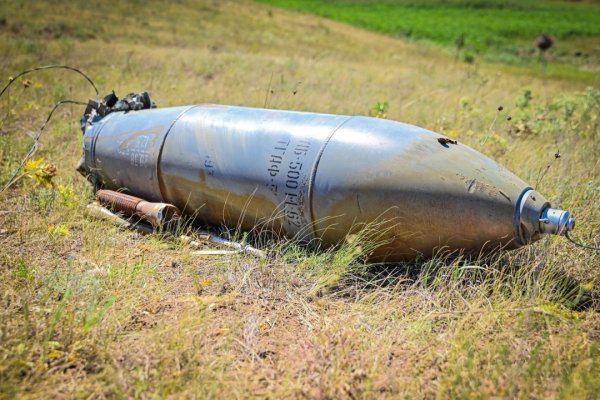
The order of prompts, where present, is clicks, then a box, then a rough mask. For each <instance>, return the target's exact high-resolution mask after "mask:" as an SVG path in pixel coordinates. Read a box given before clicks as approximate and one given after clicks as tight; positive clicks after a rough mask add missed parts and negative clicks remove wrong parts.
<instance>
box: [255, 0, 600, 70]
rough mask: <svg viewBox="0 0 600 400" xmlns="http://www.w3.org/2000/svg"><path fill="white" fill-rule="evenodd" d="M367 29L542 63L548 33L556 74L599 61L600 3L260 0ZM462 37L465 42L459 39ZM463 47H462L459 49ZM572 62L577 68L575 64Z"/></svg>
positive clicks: (463, 54)
mask: <svg viewBox="0 0 600 400" xmlns="http://www.w3.org/2000/svg"><path fill="white" fill-rule="evenodd" d="M260 1H261V2H263V3H268V4H272V5H276V6H278V7H283V8H287V9H291V10H297V11H303V12H307V13H312V14H316V15H319V16H322V17H326V18H330V19H333V20H337V21H341V22H345V23H349V24H351V25H355V26H358V27H361V28H365V29H369V30H373V31H376V32H381V33H385V34H388V35H392V36H396V37H401V38H405V39H410V40H414V41H428V42H433V43H436V44H439V45H442V46H443V47H444V48H445V49H446V51H448V52H449V53H453V54H454V55H455V56H457V57H460V58H461V59H463V60H465V61H467V62H473V61H474V60H476V59H479V58H483V59H485V60H487V61H494V62H501V63H509V64H517V65H535V64H537V63H538V62H539V51H538V50H537V48H536V47H535V45H534V40H535V39H536V38H537V37H538V36H539V35H541V34H548V35H550V36H551V37H552V38H554V40H555V43H556V45H555V46H554V48H552V49H551V50H550V51H548V52H547V54H546V55H545V58H546V59H548V60H549V61H550V62H551V67H550V73H551V74H557V75H559V74H560V73H565V71H564V70H565V69H566V70H570V71H571V72H573V70H574V69H579V70H580V71H590V70H591V71H592V72H593V73H589V74H586V73H581V77H582V78H584V77H586V76H587V77H591V76H595V74H594V73H596V74H597V72H598V65H600V58H599V57H600V5H599V4H598V3H593V2H573V1H529V0H528V1H514V0H450V1H448V0H426V1H414V0H384V1H380V0H377V1H374V0H334V1H320V0H260ZM459 42H460V43H461V44H460V48H459V45H458V43H459ZM459 50H460V51H459ZM569 67H571V68H569Z"/></svg>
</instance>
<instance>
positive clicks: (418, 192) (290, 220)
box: [79, 93, 574, 261]
mask: <svg viewBox="0 0 600 400" xmlns="http://www.w3.org/2000/svg"><path fill="white" fill-rule="evenodd" d="M108 100H109V104H106V102H98V101H93V100H91V101H90V104H89V106H88V108H87V110H86V112H85V115H84V118H83V119H82V128H83V130H84V156H83V158H82V160H81V163H80V166H79V170H80V171H81V172H82V173H84V174H85V175H87V176H88V178H89V179H90V180H91V181H92V182H93V183H94V184H95V185H97V186H98V187H102V188H106V189H114V190H124V191H126V192H127V193H129V194H132V195H134V196H138V197H141V198H143V199H145V200H148V201H154V202H163V203H170V204H173V205H175V206H176V207H178V208H179V209H180V210H182V212H184V213H187V214H190V215H194V216H195V217H196V218H197V219H198V220H199V221H201V222H204V223H209V224H225V225H228V226H232V227H240V228H242V229H244V230H249V229H252V228H253V227H255V226H257V225H260V224H265V223H268V226H269V227H270V228H271V229H274V230H276V231H278V232H281V233H283V234H285V235H287V236H288V237H292V238H296V239H298V240H301V241H305V242H310V241H320V242H321V243H323V244H325V245H335V244H338V243H340V242H341V241H343V240H344V239H345V238H346V237H347V235H348V234H349V233H353V232H355V231H356V229H360V227H364V226H367V225H369V224H374V225H372V226H375V227H376V232H378V236H377V239H378V240H380V245H379V246H378V247H377V248H376V249H375V250H374V251H373V252H372V253H371V254H370V257H371V259H373V260H385V261H397V260H407V259H408V260H410V259H414V258H415V257H417V256H418V255H425V256H432V255H434V254H436V253H437V252H440V251H455V252H474V253H479V252H482V251H483V252H488V251H494V250H498V249H501V248H506V249H512V248H517V247H520V246H523V245H526V244H528V243H531V242H533V241H535V240H538V239H539V238H540V237H541V236H542V235H544V234H563V233H565V232H567V231H568V230H571V229H573V227H574V221H573V219H572V218H570V216H569V213H568V212H567V211H563V210H558V209H553V208H551V206H550V204H549V202H548V201H547V200H546V199H545V198H544V197H543V196H542V195H541V194H540V193H538V192H536V191H535V190H533V189H532V188H531V187H530V186H529V185H527V184H526V183H525V182H523V181H522V180H521V179H519V178H518V177H516V176H515V175H513V174H512V173H511V172H509V171H508V170H506V169H505V168H503V167H502V166H500V165H498V164H497V163H495V162H494V161H492V160H491V159H489V158H488V157H486V156H484V155H482V154H481V153H479V152H477V151H475V150H473V149H472V148H470V147H468V146H466V145H464V144H462V143H460V142H456V141H454V140H451V139H447V138H444V137H443V136H441V135H438V134H436V133H434V132H431V131H428V130H425V129H422V128H418V127H416V126H412V125H407V124H404V123H400V122H395V121H390V120H383V119H377V118H370V117H362V116H354V117H352V116H341V115H326V114H316V113H308V112H293V111H282V110H267V109H257V108H248V107H234V106H221V105H210V104H201V105H193V106H185V107H172V108H161V109H157V108H155V107H154V104H153V103H152V102H151V101H150V99H149V97H148V95H147V94H146V93H143V94H141V95H134V94H132V95H129V96H127V97H126V98H124V99H120V100H118V101H117V100H116V96H113V95H111V96H109V98H108Z"/></svg>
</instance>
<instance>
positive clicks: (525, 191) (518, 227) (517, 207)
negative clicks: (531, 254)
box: [513, 186, 534, 246]
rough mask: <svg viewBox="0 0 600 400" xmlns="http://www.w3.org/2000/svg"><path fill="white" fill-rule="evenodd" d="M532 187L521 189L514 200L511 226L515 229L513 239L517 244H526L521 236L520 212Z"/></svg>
mask: <svg viewBox="0 0 600 400" xmlns="http://www.w3.org/2000/svg"><path fill="white" fill-rule="evenodd" d="M533 191H534V190H533V188H532V187H531V186H528V187H526V188H525V189H523V191H522V192H521V194H519V198H518V199H517V201H516V202H515V215H514V220H513V226H514V230H515V239H516V241H517V244H519V245H521V246H524V245H526V244H527V241H526V239H525V238H524V237H523V229H522V227H521V212H522V211H523V206H524V205H525V201H526V200H527V197H529V195H530V194H531V193H532V192H533Z"/></svg>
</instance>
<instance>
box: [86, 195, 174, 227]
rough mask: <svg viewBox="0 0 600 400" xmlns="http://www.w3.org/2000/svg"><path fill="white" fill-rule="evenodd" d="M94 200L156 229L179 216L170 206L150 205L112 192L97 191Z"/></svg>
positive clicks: (163, 204) (164, 204) (142, 200)
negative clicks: (145, 222) (141, 220)
mask: <svg viewBox="0 0 600 400" xmlns="http://www.w3.org/2000/svg"><path fill="white" fill-rule="evenodd" d="M96 200H98V202H99V203H100V204H102V205H104V206H106V207H108V208H110V209H112V210H114V211H118V212H121V213H123V214H125V215H128V216H135V217H138V218H141V219H143V220H144V221H147V222H149V223H150V224H151V225H152V226H154V227H157V228H160V227H165V226H166V225H168V224H171V223H174V222H176V221H177V219H178V218H179V215H180V212H179V210H178V209H177V207H175V206H173V205H172V204H166V203H151V202H148V201H146V200H144V199H140V198H139V197H134V196H130V195H128V194H125V193H120V192H115V191H113V190H106V189H104V190H98V191H97V192H96Z"/></svg>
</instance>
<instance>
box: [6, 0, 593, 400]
mask: <svg viewBox="0 0 600 400" xmlns="http://www.w3.org/2000/svg"><path fill="white" fill-rule="evenodd" d="M514 4H516V3H514ZM528 4H529V3H528ZM544 4H545V3H544ZM3 20H4V21H5V22H3V23H0V52H2V54H4V55H5V57H2V58H0V80H1V81H2V82H1V83H5V82H7V79H8V77H9V76H14V75H15V74H16V73H18V72H19V71H21V70H23V69H25V68H29V67H32V66H36V65H44V64H49V63H55V62H57V63H58V62H60V63H66V64H72V65H74V66H77V67H80V68H82V69H84V70H85V72H87V73H88V74H89V75H90V76H92V78H93V79H94V80H95V81H96V82H97V83H98V85H99V86H100V90H101V92H102V93H106V92H109V91H110V90H112V89H115V90H116V91H117V92H118V93H119V94H123V93H128V92H130V91H141V90H150V91H151V95H152V97H153V99H155V100H156V101H157V103H158V105H159V106H168V105H183V104H190V103H219V104H233V105H246V106H258V107H262V106H263V105H264V104H265V93H266V92H267V90H268V89H269V88H270V89H272V91H273V93H272V94H271V95H270V96H269V98H268V99H267V103H268V104H267V105H268V106H269V107H273V108H281V109H294V110H307V111H315V112H327V113H339V114H349V115H369V114H370V113H376V114H377V113H378V114H379V115H380V116H383V115H384V114H385V116H386V117H387V118H390V119H394V120H399V121H403V122H408V123H412V124H416V125H420V126H423V127H425V128H428V129H431V130H434V131H437V132H441V133H443V134H445V135H448V136H451V137H453V138H456V139H457V140H459V141H460V142H461V143H465V144H468V145H470V146H472V147H474V148H476V149H477V150H479V151H481V152H483V153H484V154H486V155H489V156H491V157H493V158H494V159H495V160H497V161H498V162H500V163H501V164H503V165H505V166H506V167H507V168H508V169H510V170H511V171H513V172H514V173H515V174H517V175H518V176H520V177H522V178H523V179H524V180H526V181H527V182H529V183H531V184H532V185H535V186H536V188H537V189H538V190H539V191H540V192H541V193H543V194H544V196H546V197H547V198H548V199H549V200H550V201H551V202H552V203H553V204H554V205H556V206H559V207H562V208H565V209H569V210H571V211H572V212H573V213H574V215H575V216H576V218H577V220H578V226H577V228H576V230H575V232H574V236H575V235H576V236H577V238H578V240H582V241H585V242H586V243H588V244H595V245H598V244H599V243H600V176H599V171H600V164H599V162H600V161H599V158H598V155H599V154H600V148H599V146H600V141H599V140H598V139H599V136H598V135H599V132H598V129H599V126H598V115H600V88H599V87H598V86H597V84H596V85H595V86H594V85H593V84H588V82H586V81H585V80H583V81H582V80H581V79H579V78H580V77H579V76H577V75H575V76H571V75H569V74H562V75H561V77H560V79H558V78H555V77H553V76H552V75H551V74H549V73H547V74H546V75H544V74H543V73H542V71H540V70H537V69H532V68H522V67H518V66H506V65H502V66H498V65H490V64H484V63H474V64H466V63H463V62H457V61H456V60H455V59H454V56H453V55H452V54H450V55H448V54H446V53H445V52H439V51H437V49H436V48H435V47H431V46H422V45H420V44H419V43H412V42H410V41H409V42H407V41H403V40H398V39H395V38H391V37H389V36H386V35H381V34H377V33H373V32H368V31H364V30H361V29H356V28H354V27H351V26H349V25H347V24H341V23H338V22H335V21H330V20H327V19H322V18H318V17H315V16H312V15H307V14H301V13H296V12H291V11H286V10H281V9H277V8H273V7H270V6H268V5H264V4H260V3H257V2H254V1H219V2H214V1H212V0H193V1H188V2H183V1H182V2H177V3H175V4H174V5H169V6H166V5H165V3H164V2H159V1H146V2H120V3H115V4H109V3H108V2H98V3H95V4H94V6H93V7H92V6H90V4H89V2H84V1H83V0H80V1H73V2H55V3H52V2H46V1H44V2H42V1H39V2H27V3H25V2H22V3H20V2H8V1H4V2H2V3H1V4H0V22H1V21H3ZM47 26H53V27H59V28H56V29H59V31H60V32H61V33H60V34H59V35H56V34H54V33H53V32H55V31H54V30H53V29H55V28H52V29H46V27H47ZM46 31H48V32H49V33H48V32H46ZM90 33H91V34H90ZM56 36H58V37H56ZM548 71H550V67H549V69H548ZM569 71H572V70H569ZM24 79H29V80H31V83H30V84H29V85H28V87H26V86H27V85H26V84H25V83H26V82H25V81H24ZM24 79H23V80H19V81H18V82H16V83H15V85H13V87H11V90H10V97H8V96H6V97H2V98H0V160H1V161H0V183H4V182H5V181H6V179H7V178H8V176H9V175H10V173H11V172H12V171H13V169H14V168H15V166H16V165H17V164H18V163H19V161H20V160H21V158H22V157H23V156H24V154H25V152H26V151H27V149H28V148H29V146H30V145H31V138H30V137H29V136H28V134H27V132H28V131H35V130H36V129H37V128H38V127H39V126H40V125H41V124H42V122H43V120H44V119H45V117H46V115H47V113H48V112H49V110H50V108H51V107H52V104H53V103H54V102H55V101H58V100H60V99H61V98H74V99H78V100H85V99H86V98H87V97H89V96H92V95H93V91H91V90H90V88H89V86H88V85H87V84H86V83H85V81H83V80H82V79H80V78H79V77H77V76H76V75H74V74H71V73H68V72H64V71H60V72H42V73H37V74H35V75H30V76H27V77H24ZM591 83H594V82H593V81H592V82H591ZM294 92H295V94H294ZM9 99H10V101H9ZM9 104H10V107H9ZM386 104H387V105H386ZM500 105H502V106H503V111H501V112H499V111H498V106H500ZM81 111H82V110H81V109H80V108H78V107H76V106H73V107H71V106H66V107H64V108H62V109H61V110H59V112H58V113H57V114H56V116H55V119H54V120H53V121H52V122H51V124H50V125H49V127H48V131H47V132H46V134H45V136H44V137H43V138H42V142H41V146H40V149H39V150H38V152H37V153H36V155H35V159H36V160H37V159H39V158H44V160H43V161H42V162H41V163H40V168H42V169H43V168H44V167H46V166H47V165H48V164H53V165H54V166H55V167H56V176H54V177H53V178H52V182H54V185H50V186H48V185H44V184H43V183H44V181H43V180H40V179H36V175H35V173H36V172H41V171H40V170H39V169H33V170H30V172H29V173H28V175H27V176H25V177H24V178H23V179H21V180H19V181H18V182H17V183H16V184H15V185H13V186H12V187H11V188H10V190H8V191H7V192H5V193H2V194H0V398H2V399H4V398H6V399H8V398H15V397H17V398H140V399H142V398H167V397H169V396H170V397H172V398H241V397H254V398H309V399H319V398H365V399H367V398H390V399H396V398H433V397H438V398H489V397H494V396H495V397H502V398H506V397H509V398H515V397H518V398H539V399H541V398H544V399H545V398H565V399H567V398H594V397H595V396H597V393H598V392H599V391H600V379H599V378H598V377H599V376H600V339H599V337H598V332H599V331H600V314H599V313H598V310H599V309H600V308H599V299H600V292H599V287H600V269H599V268H598V266H599V265H600V255H599V254H598V253H592V252H588V251H584V250H581V249H577V248H575V247H573V246H572V245H571V244H570V243H569V242H567V241H566V240H565V239H564V238H560V237H551V238H547V239H544V240H542V241H540V242H537V243H535V244H533V245H531V246H528V247H526V248H523V249H520V250H517V251H512V252H502V253H499V254H496V255H493V256H492V257H488V258H479V259H478V258H475V259H464V258H463V259H448V258H445V257H443V256H441V255H440V256H439V257H436V258H433V259H421V260H417V261H415V262H413V263H403V264H398V265H392V266H386V267H384V266H381V265H368V264H365V263H364V261H363V259H362V257H361V255H362V252H363V251H367V250H368V249H369V243H366V242H364V241H361V240H349V241H348V243H346V244H345V245H344V246H342V247H341V248H339V249H337V250H336V251H334V250H330V251H327V252H312V251H310V250H309V249H306V248H302V247H299V246H298V245H296V244H294V243H286V242H276V243H268V244H265V246H266V250H267V251H268V252H269V254H270V255H271V257H270V258H269V259H268V260H260V259H256V258H253V257H251V256H245V255H226V256H221V257H210V258H202V257H199V256H194V255H192V254H191V253H192V249H190V248H189V247H188V246H186V245H183V244H181V243H180V242H178V241H176V240H174V239H173V238H171V237H168V236H161V235H149V236H142V235H139V234H137V233H134V232H129V231H123V230H120V229H118V228H117V227H115V226H112V225H110V224H109V223H107V222H103V221H97V220H94V219H90V218H87V217H85V213H84V211H85V206H86V204H87V203H88V202H89V201H91V199H92V197H93V196H92V195H93V194H92V189H91V187H90V185H89V183H88V182H87V181H85V179H83V178H82V177H81V176H80V175H79V174H78V173H77V172H75V171H74V166H75V165H76V163H77V161H78V159H79V157H80V156H81V145H82V143H81V133H80V131H79V117H80V114H81ZM508 116H511V120H510V121H509V120H508ZM494 121H495V122H494ZM486 138H487V139H486ZM557 150H560V153H561V158H559V159H555V158H554V154H555V153H556V151H557ZM549 164H550V167H549V169H548V172H547V173H546V174H545V176H544V177H543V179H541V181H540V182H538V181H539V178H540V176H541V175H542V174H543V173H544V171H545V170H546V169H547V166H548V165H549ZM38 178H39V177H38ZM238 237H244V235H243V233H238ZM207 246H209V245H207ZM583 306H586V307H583Z"/></svg>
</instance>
